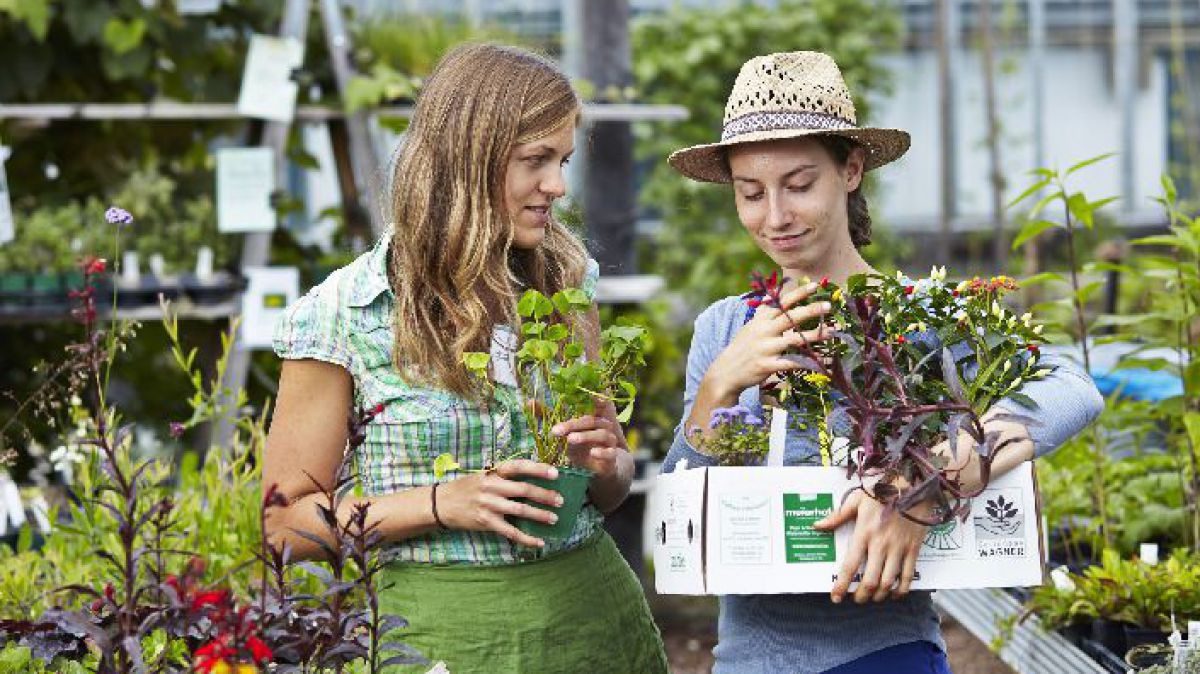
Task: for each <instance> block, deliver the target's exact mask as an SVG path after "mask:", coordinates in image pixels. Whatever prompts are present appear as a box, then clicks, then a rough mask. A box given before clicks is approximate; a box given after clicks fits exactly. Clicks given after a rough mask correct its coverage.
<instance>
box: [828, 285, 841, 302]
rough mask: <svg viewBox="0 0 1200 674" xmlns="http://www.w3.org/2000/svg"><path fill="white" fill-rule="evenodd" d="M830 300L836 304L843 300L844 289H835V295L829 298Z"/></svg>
mask: <svg viewBox="0 0 1200 674" xmlns="http://www.w3.org/2000/svg"><path fill="white" fill-rule="evenodd" d="M829 299H831V300H833V301H834V302H837V301H839V300H841V299H842V289H841V288H834V290H833V294H832V295H830V296H829Z"/></svg>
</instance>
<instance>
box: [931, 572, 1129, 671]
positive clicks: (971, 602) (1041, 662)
mask: <svg viewBox="0 0 1200 674" xmlns="http://www.w3.org/2000/svg"><path fill="white" fill-rule="evenodd" d="M933 603H934V604H935V605H936V606H937V607H938V608H939V609H940V610H942V611H944V612H946V613H947V614H948V615H950V616H951V617H953V618H954V619H955V620H957V621H958V622H959V623H961V624H962V626H963V627H965V628H967V631H969V632H970V633H971V634H974V635H975V637H976V638H978V639H979V640H980V641H983V642H984V643H991V642H992V640H993V639H995V638H996V637H997V636H998V635H999V634H1000V627H999V625H998V622H999V621H1000V620H1003V619H1005V618H1009V617H1012V616H1016V615H1020V613H1021V605H1020V604H1018V603H1017V601H1016V600H1015V599H1013V598H1012V597H1010V596H1009V595H1008V594H1005V593H1004V592H1003V591H1001V590H942V591H941V592H936V593H934V595H933ZM1000 658H1001V659H1002V660H1004V662H1006V663H1008V665H1009V666H1010V667H1012V668H1013V669H1015V670H1016V671H1017V672H1019V674H1107V670H1105V669H1104V668H1102V667H1101V666H1100V665H1098V664H1096V662H1095V661H1094V660H1092V659H1091V658H1090V657H1089V656H1088V655H1087V654H1086V653H1084V652H1083V651H1081V650H1079V649H1078V648H1077V647H1075V645H1074V644H1072V643H1071V642H1069V641H1067V640H1066V639H1064V638H1063V637H1062V636H1060V635H1059V634H1058V633H1056V632H1049V631H1046V630H1043V629H1042V628H1041V626H1040V625H1039V624H1038V620H1037V617H1036V616H1031V617H1030V618H1029V619H1028V620H1025V621H1024V622H1022V623H1021V624H1019V625H1016V626H1014V628H1013V631H1012V635H1011V637H1010V638H1009V639H1008V641H1007V642H1006V643H1005V645H1004V648H1002V649H1001V650H1000Z"/></svg>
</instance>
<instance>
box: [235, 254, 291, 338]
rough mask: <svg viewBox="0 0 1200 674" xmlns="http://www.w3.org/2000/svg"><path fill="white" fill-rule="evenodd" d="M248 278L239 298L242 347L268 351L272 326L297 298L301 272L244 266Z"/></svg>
mask: <svg viewBox="0 0 1200 674" xmlns="http://www.w3.org/2000/svg"><path fill="white" fill-rule="evenodd" d="M242 271H243V273H245V275H246V278H247V279H248V284H247V286H246V292H245V293H244V294H243V295H242V322H241V327H242V334H241V337H242V339H241V344H242V346H243V347H246V348H251V349H255V348H269V347H270V346H271V341H272V338H273V337H274V335H275V324H276V323H278V322H279V319H280V318H282V317H283V315H284V313H285V312H286V311H287V307H288V305H289V304H291V303H292V302H295V301H296V298H297V297H299V295H300V270H299V269H296V268H295V267H246V268H245V269H243V270H242Z"/></svg>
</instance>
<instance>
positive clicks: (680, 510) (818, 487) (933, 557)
mask: <svg viewBox="0 0 1200 674" xmlns="http://www.w3.org/2000/svg"><path fill="white" fill-rule="evenodd" d="M845 475H846V473H845V469H842V468H821V467H784V468H744V467H732V468H695V469H691V470H676V471H675V472H673V473H669V474H664V475H659V476H658V477H657V478H656V479H657V484H656V485H655V489H656V490H657V491H658V494H657V495H656V500H657V501H658V503H659V508H658V512H656V513H654V518H655V519H654V521H655V526H656V529H657V530H656V532H655V542H654V575H655V586H656V588H657V589H658V591H659V592H660V593H662V594H781V593H805V592H828V591H829V590H830V588H831V587H832V586H833V583H834V580H835V578H836V575H837V567H838V564H839V562H840V560H841V559H842V557H843V555H844V554H845V549H846V546H847V544H848V542H849V538H850V533H851V530H852V529H853V525H851V524H848V525H845V526H843V527H842V528H840V529H839V530H838V531H837V532H836V534H828V533H822V532H818V531H814V530H813V529H812V528H811V524H812V523H813V522H815V521H816V520H818V519H821V518H822V517H824V515H825V514H826V513H828V512H829V511H830V510H831V509H832V508H834V507H836V506H837V505H838V504H839V503H841V498H842V495H843V494H844V493H845V492H846V491H848V490H849V489H850V488H851V487H852V486H853V484H854V483H853V482H851V481H850V480H847V479H846V477H845ZM1043 558H1044V554H1043V549H1042V534H1041V516H1040V514H1039V505H1038V498H1037V481H1036V478H1035V475H1034V470H1033V463H1032V462H1025V463H1023V464H1021V465H1020V466H1018V467H1017V468H1015V469H1013V470H1012V471H1010V472H1009V473H1007V474H1005V475H1003V476H1001V477H999V478H996V479H993V480H992V482H991V484H990V485H989V486H988V488H987V489H986V490H985V491H984V492H983V493H982V494H980V495H979V496H978V497H976V498H975V499H974V500H973V502H972V504H971V514H970V517H969V518H968V520H967V522H966V524H965V525H964V524H963V523H961V522H959V521H958V520H955V521H954V522H953V523H951V524H947V525H942V526H939V527H934V528H932V529H931V530H930V532H929V536H928V537H927V538H926V540H925V544H924V545H923V547H922V549H921V555H920V557H919V558H918V561H917V576H916V578H915V579H914V581H913V584H912V588H913V589H914V590H935V589H952V588H981V587H1018V586H1031V585H1041V583H1042V577H1043V568H1044V564H1043ZM851 587H852V588H853V587H854V585H851Z"/></svg>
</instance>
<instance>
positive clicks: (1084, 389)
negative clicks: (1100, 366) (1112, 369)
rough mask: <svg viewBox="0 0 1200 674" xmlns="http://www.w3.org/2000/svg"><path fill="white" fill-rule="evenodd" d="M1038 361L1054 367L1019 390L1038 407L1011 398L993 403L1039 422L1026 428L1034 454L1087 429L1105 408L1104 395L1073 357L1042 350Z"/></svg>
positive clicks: (1040, 454) (1055, 447) (1046, 452)
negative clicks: (1031, 441) (1032, 407)
mask: <svg viewBox="0 0 1200 674" xmlns="http://www.w3.org/2000/svg"><path fill="white" fill-rule="evenodd" d="M1040 362H1041V364H1042V365H1044V366H1047V367H1051V368H1053V370H1052V371H1051V372H1050V373H1049V374H1047V375H1046V376H1045V377H1044V378H1042V379H1034V380H1031V381H1027V382H1025V383H1024V384H1023V385H1022V386H1021V388H1020V389H1019V391H1020V393H1022V394H1024V395H1026V396H1029V398H1030V399H1032V400H1033V401H1034V402H1035V403H1037V409H1032V410H1031V409H1029V408H1027V407H1025V406H1024V405H1022V404H1021V403H1019V402H1017V401H1016V400H1013V399H1012V398H1004V399H1003V400H1000V401H999V402H997V403H996V404H995V405H994V407H998V408H1000V409H1003V410H1004V411H1006V412H1011V413H1013V414H1020V415H1023V416H1028V417H1031V418H1033V419H1034V420H1036V421H1037V422H1038V423H1037V424H1033V425H1030V427H1029V435H1030V437H1032V438H1033V446H1034V453H1035V455H1036V456H1044V455H1046V454H1049V453H1050V452H1052V451H1054V450H1055V449H1058V448H1059V447H1060V446H1061V445H1062V444H1063V443H1064V442H1066V441H1067V440H1070V439H1071V438H1072V437H1073V436H1075V435H1076V434H1078V433H1079V432H1080V431H1082V430H1083V429H1085V428H1087V426H1088V424H1090V423H1092V421H1094V420H1095V419H1096V417H1098V416H1100V412H1102V411H1103V410H1104V397H1103V396H1101V395H1100V391H1099V390H1097V389H1096V384H1095V383H1094V382H1093V381H1092V378H1091V377H1089V376H1088V374H1087V373H1086V372H1084V371H1083V368H1082V367H1080V366H1079V365H1078V364H1077V363H1076V362H1075V361H1074V360H1072V359H1070V358H1068V357H1066V356H1061V355H1058V354H1049V353H1044V354H1043V355H1042V357H1041V361H1040Z"/></svg>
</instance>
